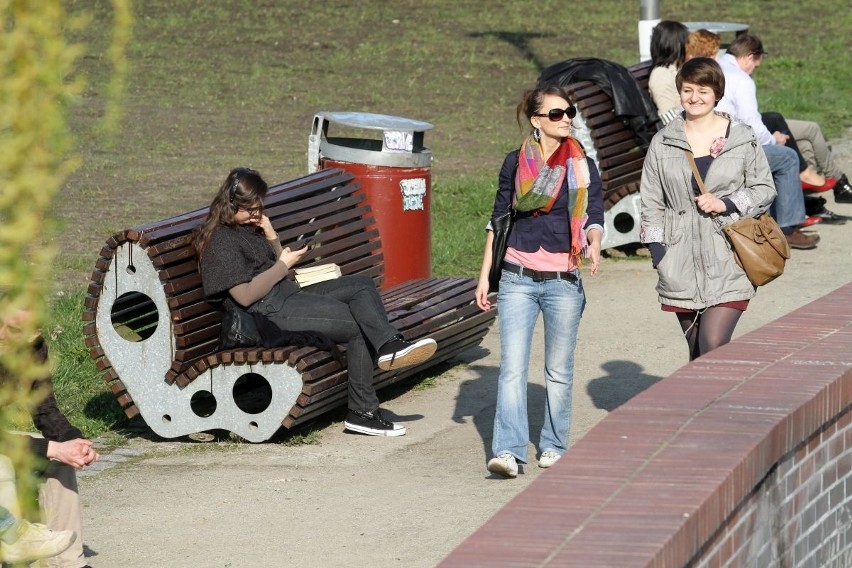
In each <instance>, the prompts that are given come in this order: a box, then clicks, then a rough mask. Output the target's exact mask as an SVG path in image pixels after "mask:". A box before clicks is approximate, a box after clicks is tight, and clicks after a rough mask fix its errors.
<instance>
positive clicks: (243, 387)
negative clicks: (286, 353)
mask: <svg viewBox="0 0 852 568" xmlns="http://www.w3.org/2000/svg"><path fill="white" fill-rule="evenodd" d="M233 396H234V403H235V404H236V405H237V408H239V409H240V410H242V411H243V412H245V413H246V414H260V413H261V412H263V411H264V410H266V409H267V408H269V404H270V403H271V402H272V387H271V386H270V385H269V381H267V380H266V379H265V378H263V377H262V376H260V375H258V374H257V373H246V374H245V375H243V376H241V377H240V378H239V379H237V382H235V383H234V390H233Z"/></svg>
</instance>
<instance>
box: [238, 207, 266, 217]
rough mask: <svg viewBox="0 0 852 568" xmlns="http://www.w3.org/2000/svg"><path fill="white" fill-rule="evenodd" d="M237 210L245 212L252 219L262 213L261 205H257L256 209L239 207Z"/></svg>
mask: <svg viewBox="0 0 852 568" xmlns="http://www.w3.org/2000/svg"><path fill="white" fill-rule="evenodd" d="M239 210H240V211H245V212H246V213H248V214H249V216H251V217H254V216H255V215H257V214H258V213H261V212H262V211H263V205H258V206H257V207H240V208H239Z"/></svg>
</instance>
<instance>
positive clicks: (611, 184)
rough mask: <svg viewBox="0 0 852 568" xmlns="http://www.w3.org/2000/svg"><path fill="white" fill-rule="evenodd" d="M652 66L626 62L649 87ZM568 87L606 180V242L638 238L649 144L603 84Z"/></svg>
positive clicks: (581, 133) (582, 134)
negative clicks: (616, 108)
mask: <svg viewBox="0 0 852 568" xmlns="http://www.w3.org/2000/svg"><path fill="white" fill-rule="evenodd" d="M651 68H652V67H651V62H650V61H646V62H643V63H637V64H635V65H631V66H630V67H628V68H627V70H628V71H629V72H630V74H631V75H632V76H633V78H634V79H636V81H637V82H638V83H639V86H640V87H641V89H642V90H643V91H645V92H647V91H648V76H649V75H650V74H651ZM565 88H566V90H567V91H568V94H569V95H570V96H571V100H572V102H573V103H574V105H575V106H576V107H577V110H578V119H575V127H577V134H578V136H577V137H578V139H579V140H580V141H581V142H582V143H583V145H584V146H585V147H586V151H587V152H588V154H589V156H590V157H592V158H594V160H595V162H596V163H597V165H598V170H600V174H601V181H602V182H603V193H604V210H605V224H606V235H605V236H604V241H603V248H612V247H618V246H623V245H628V244H632V243H638V242H639V213H640V208H639V181H640V179H641V177H642V163H643V162H644V160H645V150H644V149H642V147H641V145H640V143H639V139H638V138H637V137H636V134H635V133H634V132H633V129H632V128H631V127H630V126H629V125H628V124H626V123H625V121H624V120H622V119H621V118H619V117H618V116H617V115H616V114H615V111H614V109H613V104H612V98H611V97H610V96H609V95H608V94H606V93H605V92H604V91H603V90H602V89H601V88H600V87H599V86H598V85H596V84H595V83H592V82H591V81H578V82H576V83H570V84H568V85H566V86H565ZM590 143H591V146H590Z"/></svg>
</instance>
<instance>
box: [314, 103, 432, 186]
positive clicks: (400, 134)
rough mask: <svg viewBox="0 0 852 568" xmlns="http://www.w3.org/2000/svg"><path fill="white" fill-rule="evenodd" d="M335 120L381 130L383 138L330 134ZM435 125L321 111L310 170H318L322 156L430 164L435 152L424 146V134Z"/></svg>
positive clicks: (377, 162) (379, 163)
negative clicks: (330, 125)
mask: <svg viewBox="0 0 852 568" xmlns="http://www.w3.org/2000/svg"><path fill="white" fill-rule="evenodd" d="M331 123H334V124H339V125H343V126H349V127H354V128H361V129H368V130H380V131H382V139H381V140H371V139H369V138H366V139H365V138H350V137H345V138H344V137H330V136H328V126H329V124H331ZM432 128H434V125H432V124H430V123H428V122H423V121H421V120H413V119H410V118H403V117H400V116H389V115H386V114H373V113H369V112H318V113H316V114H315V115H314V121H313V127H312V129H311V135H310V136H309V137H308V171H309V172H314V171H316V170H317V168H318V167H319V163H320V160H321V158H328V159H330V160H338V161H342V162H352V163H357V164H367V165H372V166H390V167H406V168H423V167H429V166H431V164H432V152H431V151H430V150H429V149H428V148H425V147H424V146H423V133H424V132H425V131H426V130H430V129H432Z"/></svg>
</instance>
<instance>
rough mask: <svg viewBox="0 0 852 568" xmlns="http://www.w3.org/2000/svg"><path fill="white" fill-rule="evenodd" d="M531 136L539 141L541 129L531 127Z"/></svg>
mask: <svg viewBox="0 0 852 568" xmlns="http://www.w3.org/2000/svg"><path fill="white" fill-rule="evenodd" d="M533 138H535V141H536V142H541V129H540V128H533Z"/></svg>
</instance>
